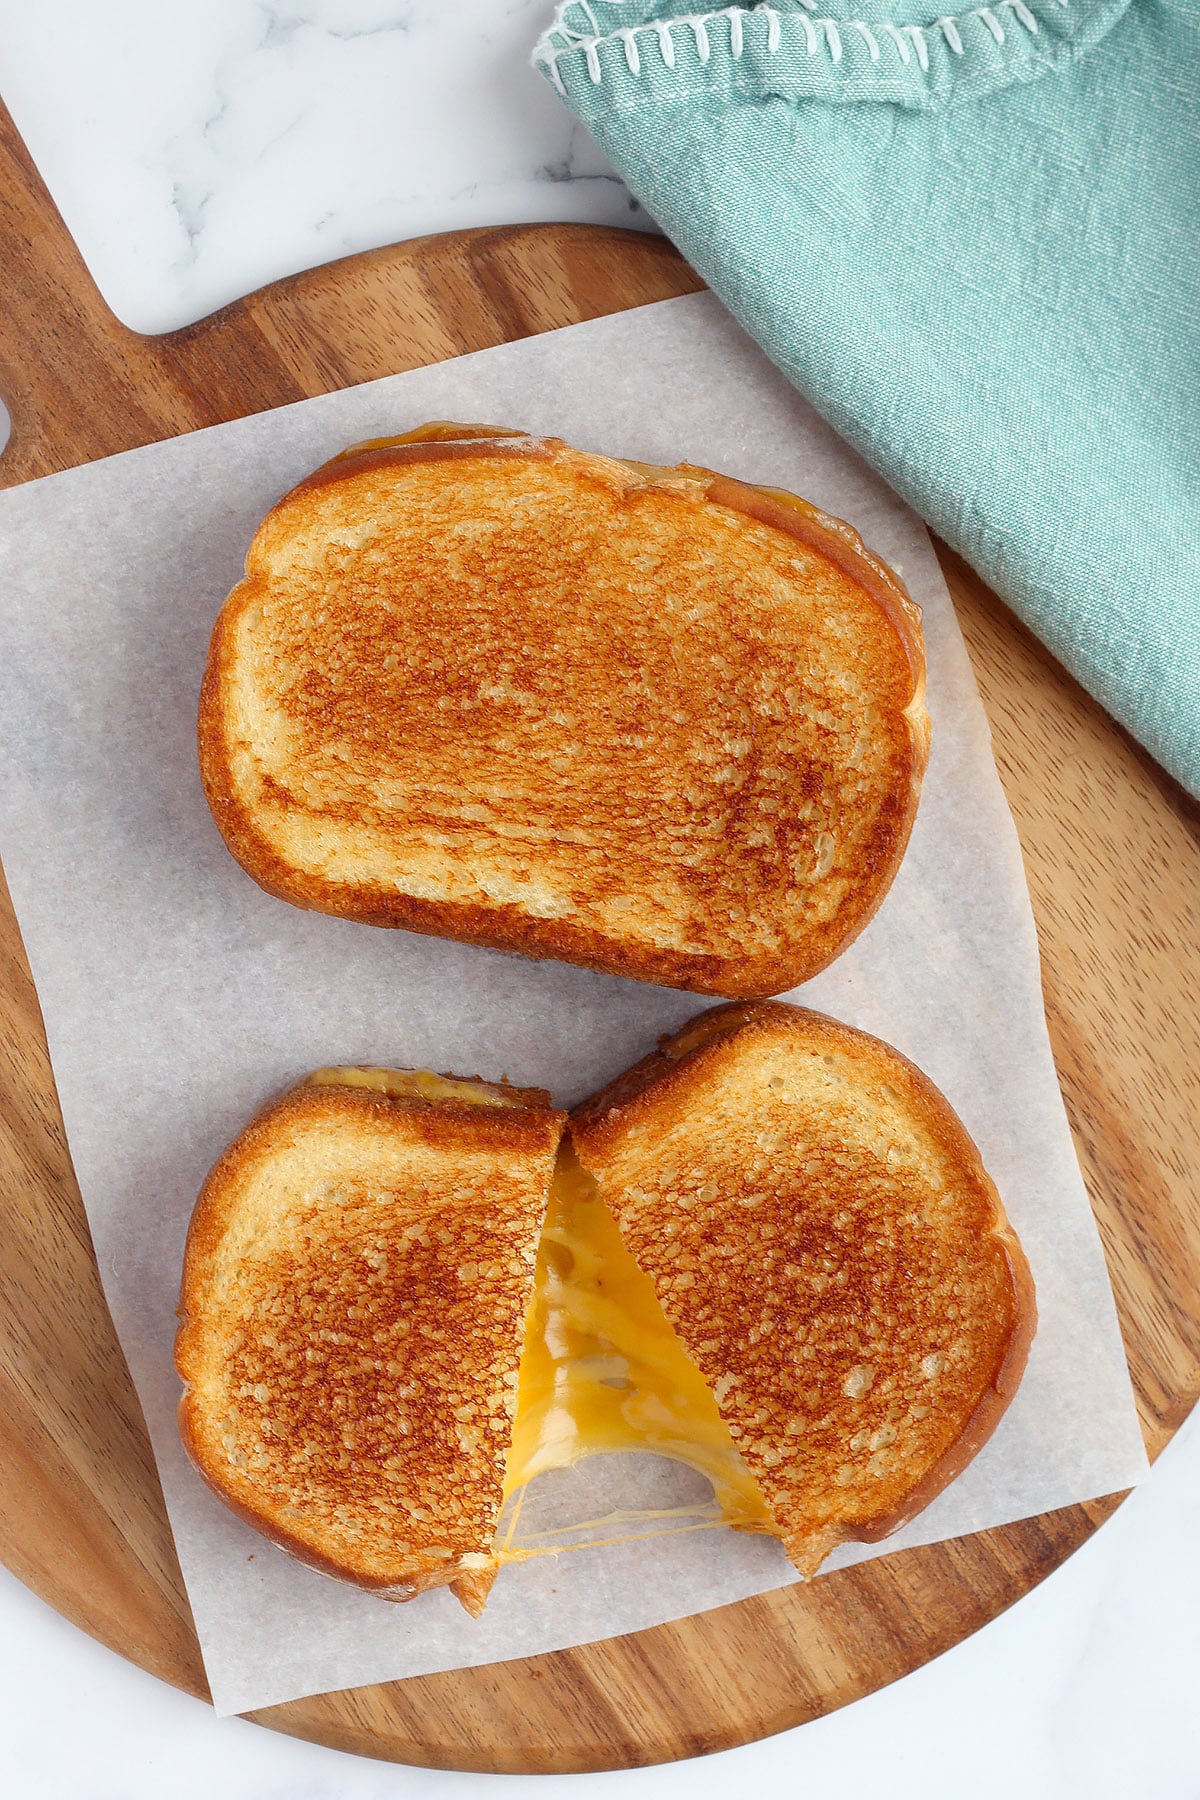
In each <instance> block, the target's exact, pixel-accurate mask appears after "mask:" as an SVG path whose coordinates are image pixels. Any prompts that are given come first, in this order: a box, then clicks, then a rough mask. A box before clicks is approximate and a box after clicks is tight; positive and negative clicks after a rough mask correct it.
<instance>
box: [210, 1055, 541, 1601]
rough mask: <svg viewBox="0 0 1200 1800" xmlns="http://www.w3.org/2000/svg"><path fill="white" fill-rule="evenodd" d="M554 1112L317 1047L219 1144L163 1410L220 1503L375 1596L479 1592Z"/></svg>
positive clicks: (489, 1554)
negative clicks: (354, 1063)
mask: <svg viewBox="0 0 1200 1800" xmlns="http://www.w3.org/2000/svg"><path fill="white" fill-rule="evenodd" d="M563 1123H564V1115H563V1114H562V1113H558V1112H555V1111H554V1110H553V1109H552V1108H551V1106H550V1104H549V1100H548V1097H547V1096H546V1095H545V1094H544V1093H541V1092H540V1091H538V1090H523V1089H515V1088H510V1087H505V1086H492V1085H489V1084H487V1083H482V1082H464V1081H457V1080H453V1079H446V1078H441V1077H436V1076H429V1075H425V1074H415V1073H406V1072H392V1071H371V1070H328V1071H324V1072H322V1073H321V1074H318V1075H317V1076H314V1077H313V1078H312V1079H311V1080H310V1081H308V1082H306V1083H304V1084H303V1085H301V1086H300V1087H297V1088H294V1089H293V1090H292V1091H291V1092H290V1093H287V1094H285V1095H284V1096H283V1097H282V1099H279V1100H277V1101H275V1102H274V1103H273V1104H272V1105H270V1106H268V1107H267V1108H266V1110H265V1111H263V1112H262V1113H260V1114H259V1116H258V1117H257V1118H256V1119H255V1120H254V1121H253V1123H252V1124H251V1125H250V1126H249V1127H248V1129H247V1130H246V1131H245V1132H243V1133H242V1135H241V1136H240V1137H239V1138H238V1139H237V1140H236V1142H235V1143H234V1144H232V1145H231V1146H230V1148H229V1149H228V1150H227V1151H226V1152H225V1154H224V1156H222V1157H221V1159H220V1161H219V1162H218V1163H217V1164H216V1166H215V1168H214V1169H213V1171H212V1173H211V1174H210V1175H209V1177H208V1179H207V1181H206V1182H205V1184H204V1187H203V1190H202V1192H201V1195H200V1198H199V1201H198V1203H197V1206H196V1210H195V1213H194V1215H193V1218H192V1224H191V1228H190V1231H189V1233H188V1241H187V1250H186V1256H185V1263H184V1271H183V1283H182V1289H181V1296H180V1318H181V1323H180V1328H179V1334H178V1338H177V1341H176V1352H175V1358H176V1366H177V1368H178V1370H179V1373H180V1375H181V1376H182V1378H183V1380H184V1383H185V1392H184V1396H183V1399H182V1401H181V1403H180V1412H179V1422H180V1431H181V1434H182V1437H183V1442H184V1445H185V1447H186V1449H187V1451H188V1453H189V1455H190V1456H191V1458H192V1460H193V1462H194V1463H195V1465H196V1467H197V1469H198V1470H199V1471H200V1473H201V1475H203V1476H204V1478H205V1479H206V1480H207V1481H208V1482H209V1484H210V1485H211V1486H212V1487H213V1488H214V1489H215V1490H216V1492H217V1493H218V1494H219V1495H220V1496H221V1498H222V1499H223V1500H225V1501H226V1502H227V1504H228V1505H230V1506H231V1507H232V1508H233V1509H234V1511H236V1512H237V1513H239V1514H240V1515H241V1516H242V1518H244V1519H245V1520H247V1521H248V1523H250V1524H251V1525H253V1526H255V1527H257V1529H258V1530H259V1531H261V1532H263V1533H264V1534H265V1535H266V1536H267V1537H269V1538H271V1539H273V1541H274V1542H275V1543H277V1544H279V1545H280V1546H281V1547H282V1548H283V1549H285V1550H288V1551H290V1552H291V1553H292V1554H293V1555H295V1556H297V1557H299V1558H300V1559H301V1560H302V1561H304V1562H307V1563H310V1564H312V1566H313V1567H315V1568H318V1569H321V1570H323V1571H324V1572H326V1573H328V1574H332V1575H337V1576H340V1577H342V1578H343V1579H345V1580H349V1581H352V1582H355V1583H357V1584H358V1585H360V1586H362V1587H364V1588H371V1589H374V1590H375V1591H376V1592H378V1593H381V1594H383V1595H385V1596H387V1597H389V1598H391V1599H408V1598H411V1597H412V1596H413V1595H414V1594H417V1593H420V1592H423V1591H424V1590H426V1589H428V1588H434V1587H441V1586H447V1585H448V1586H449V1587H450V1588H452V1590H453V1591H454V1593H455V1594H456V1595H457V1596H458V1598H459V1599H460V1600H461V1601H462V1603H463V1605H464V1606H465V1607H466V1608H467V1610H468V1611H469V1612H471V1613H473V1614H476V1615H477V1614H478V1613H479V1612H481V1611H482V1609H483V1606H484V1603H485V1601H486V1599H487V1594H488V1590H489V1589H490V1587H491V1584H492V1581H493V1579H494V1577H495V1573H496V1566H497V1565H496V1562H495V1559H494V1556H493V1539H494V1536H495V1530H496V1521H497V1518H498V1516H499V1513H500V1507H501V1503H502V1498H503V1489H504V1472H505V1463H506V1460H507V1457H508V1449H509V1442H510V1439H511V1436H512V1426H513V1415H514V1413H515V1410H516V1401H517V1371H518V1365H519V1362H520V1357H521V1350H522V1345H523V1341H524V1332H525V1317H526V1313H527V1312H528V1310H529V1304H530V1297H531V1293H532V1289H533V1280H534V1269H535V1264H536V1259H537V1248H538V1241H539V1238H540V1235H541V1230H542V1222H543V1218H544V1215H545V1211H546V1201H547V1195H548V1192H549V1188H550V1181H551V1175H552V1172H553V1168H554V1160H555V1154H556V1152H557V1149H558V1144H559V1139H560V1137H561V1135H562V1129H563Z"/></svg>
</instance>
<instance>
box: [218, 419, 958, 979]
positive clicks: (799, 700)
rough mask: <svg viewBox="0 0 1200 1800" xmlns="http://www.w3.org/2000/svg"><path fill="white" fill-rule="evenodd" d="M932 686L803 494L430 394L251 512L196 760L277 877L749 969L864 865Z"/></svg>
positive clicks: (629, 952)
mask: <svg viewBox="0 0 1200 1800" xmlns="http://www.w3.org/2000/svg"><path fill="white" fill-rule="evenodd" d="M924 683H925V658H924V648H923V641H922V636H921V624H920V611H919V609H918V607H917V606H916V605H915V604H914V603H913V601H912V600H911V599H910V597H909V595H908V594H907V592H906V591H905V589H904V587H903V585H902V583H901V582H900V581H899V579H898V577H896V576H895V575H894V574H893V573H892V572H891V571H890V570H889V569H888V568H886V567H885V565H884V564H883V563H882V562H880V561H879V559H878V558H877V557H875V556H873V555H872V554H871V553H870V552H869V551H868V550H867V549H866V548H865V546H864V545H863V543H862V541H861V540H860V538H859V537H858V535H857V534H856V533H855V532H854V531H853V530H852V529H851V527H850V526H848V525H845V524H843V523H842V522H841V521H840V520H837V519H834V518H831V517H829V516H828V515H827V514H825V513H822V512H820V511H819V510H818V509H817V508H816V507H813V506H811V505H809V504H808V503H807V502H805V501H803V500H800V499H797V498H796V497H795V496H793V495H789V494H786V493H783V492H781V491H778V490H774V489H767V488H760V487H753V486H748V485H746V484H745V483H743V482H739V481H734V480H731V479H729V478H727V477H725V476H721V475H716V474H714V473H712V471H710V470H707V469H701V468H694V467H691V466H688V465H684V466H681V467H679V468H673V469H668V468H658V467H651V466H648V465H645V464H641V463H631V462H625V461H619V460H616V459H614V458H611V457H605V456H597V455H591V454H587V453H584V452H582V451H578V450H573V449H571V448H570V447H569V446H568V445H566V444H564V443H562V442H561V441H560V440H558V439H556V438H533V437H527V436H523V435H521V434H519V433H512V432H507V431H503V430H500V429H499V428H493V427H488V426H460V425H430V426H425V427H422V428H421V429H419V430H418V431H415V432H411V433H409V434H408V435H407V436H406V437H400V438H395V439H388V440H379V441H377V442H373V443H371V444H367V445H361V446H357V447H356V448H355V449H353V450H351V451H348V452H346V453H344V454H343V455H342V456H340V457H337V458H335V459H334V461H333V462H331V463H328V464H326V465H325V466H324V467H323V468H321V469H318V470H317V472H316V473H315V474H314V475H312V476H310V477H309V478H308V479H307V480H306V481H303V482H301V484H300V485H299V486H298V487H297V488H295V489H294V490H293V491H292V492H291V493H290V494H288V495H287V496H286V497H285V498H284V499H282V500H281V501H280V502H279V504H278V505H277V506H276V507H275V508H274V509H273V510H272V511H271V512H270V513H269V514H268V515H267V517H266V519H265V520H264V521H263V523H262V525H261V526H260V528H259V530H258V532H257V533H256V535H255V537H254V541H253V543H252V544H251V546H250V550H249V554H248V556H247V560H246V574H245V579H244V580H243V581H241V582H240V583H239V584H238V586H237V587H236V588H235V589H234V590H233V592H232V594H231V595H230V596H229V598H228V600H227V601H226V603H225V606H224V607H223V609H222V611H221V614H220V617H219V619H218V621H217V625H216V628H215V631H214V634H213V638H212V644H211V648H210V652H209V658H208V666H207V670H206V673H205V676H204V683H203V690H202V694H201V701H200V716H199V750H200V766H201V773H202V776H203V781H204V788H205V792H206V794H207V797H208V801H209V805H210V807H211V809H212V812H213V816H214V818H215V819H216V822H217V824H218V826H219V828H220V830H221V832H222V834H223V836H224V838H225V841H226V843H227V845H228V847H229V849H230V850H231V852H232V853H233V855H234V856H235V857H236V858H237V860H238V862H239V863H240V864H241V865H242V867H243V868H244V869H245V870H246V871H247V872H248V873H249V874H250V875H251V876H252V877H253V878H254V880H255V881H257V882H258V883H259V884H260V885H261V886H262V887H264V888H266V889H267V890H268V891H269V892H271V893H273V894H276V895H278V896H280V897H282V898H283V899H285V900H288V901H291V902H292V903H293V904H294V905H297V906H302V907H309V908H314V909H316V910H318V911H322V912H328V913H334V914H337V915H339V916H341V917H345V918H350V919H357V920H361V921H363V922H365V923H367V924H372V925H382V926H400V927H403V928H405V929H407V930H410V931H421V932H430V933H433V934H435V935H439V936H444V937H451V938H458V939H461V940H463V941H465V942H468V943H476V944H485V945H491V946H494V947H498V948H500V949H505V950H514V951H519V952H521V953H523V954H524V955H526V956H535V957H556V958H559V959H561V960H565V961H567V962H574V963H582V964H585V965H587V966H589V967H592V968H597V969H603V970H607V971H610V972H612V973H614V974H619V975H628V976H634V977H636V978H637V979H639V980H643V981H651V982H657V983H660V984H663V985H667V986H672V987H680V988H687V989H691V990H694V991H696V992H699V993H706V994H723V995H738V996H759V995H766V994H773V993H779V992H782V991H783V990H785V989H787V988H790V987H793V986H795V985H796V984H797V983H798V982H801V981H804V980H806V979H807V978H808V977H809V976H811V975H813V974H815V973H816V972H817V971H818V970H819V969H821V968H823V967H824V966H825V965H826V964H827V963H829V962H830V961H831V960H832V959H833V957H835V956H836V955H837V954H838V952H839V951H840V950H841V949H842V948H843V947H844V946H845V945H846V944H847V943H849V941H850V940H851V939H852V938H853V937H854V936H855V935H856V934H857V933H858V932H859V931H861V930H862V928H863V926H864V925H865V924H866V923H867V921H868V920H869V919H870V918H871V916H872V914H873V913H874V912H875V910H876V908H877V907H878V906H879V904H880V902H881V900H882V898H883V896H884V894H885V893H886V891H887V888H888V886H889V884H890V882H891V880H892V878H893V875H894V874H895V871H896V869H897V867H898V865H899V862H900V859H901V857H902V855H903V852H904V848H905V845H906V843H907V840H908V836H909V832H910V829H911V826H912V822H913V817H914V814H915V810H916V806H917V798H918V794H919V791H920V785H921V778H922V774H923V771H924V768H925V763H926V758H927V752H928V735H929V722H928V717H927V715H926V712H925V707H924Z"/></svg>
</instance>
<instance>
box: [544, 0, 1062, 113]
mask: <svg viewBox="0 0 1200 1800" xmlns="http://www.w3.org/2000/svg"><path fill="white" fill-rule="evenodd" d="M800 3H801V5H802V6H804V7H808V8H812V7H814V6H815V5H816V0H800ZM1057 4H1058V5H1059V6H1061V7H1064V8H1067V7H1069V6H1070V4H1071V0H1057ZM1005 6H1007V7H1008V8H1009V10H1010V12H1011V13H1012V16H1013V17H1014V18H1015V19H1016V20H1017V21H1018V22H1019V23H1020V24H1021V25H1023V26H1024V28H1025V30H1026V31H1028V32H1029V33H1030V34H1031V36H1036V34H1037V31H1038V22H1037V20H1036V18H1035V17H1034V15H1033V13H1032V12H1031V11H1030V9H1029V7H1028V6H1027V4H1026V0H996V4H995V6H994V7H992V6H978V7H975V8H973V9H972V10H971V11H970V12H965V13H959V14H958V15H957V16H956V17H946V18H942V19H937V20H935V21H934V24H933V27H924V26H921V25H904V26H896V25H894V24H892V23H891V22H890V21H888V22H885V23H884V24H883V25H882V26H881V27H880V26H877V27H876V29H877V30H882V31H884V32H886V34H887V36H888V37H889V38H890V40H891V42H892V43H893V44H894V46H895V49H896V54H897V55H898V56H899V58H900V61H901V62H902V63H903V64H904V66H905V67H906V68H907V67H909V66H910V65H911V63H912V53H913V51H914V50H915V51H916V54H917V65H918V67H919V68H920V69H921V70H922V72H927V71H928V69H929V46H928V41H927V39H926V36H925V32H926V30H927V29H936V30H938V31H940V32H941V34H942V36H943V38H944V39H945V40H946V44H947V46H948V48H949V49H950V51H951V53H952V54H953V55H954V56H962V55H963V54H964V53H965V49H966V46H965V45H964V43H963V38H962V33H961V31H960V30H959V27H960V25H965V24H966V22H967V20H968V19H978V20H979V22H980V24H981V25H982V26H983V27H984V29H985V30H986V31H987V32H988V33H989V35H990V36H991V38H992V39H993V41H994V42H995V43H996V44H1003V43H1004V42H1005V41H1006V37H1005V31H1004V27H1003V25H1001V23H1000V20H999V19H998V18H997V16H996V15H997V13H998V12H999V11H1000V9H1001V8H1002V7H1005ZM574 7H578V8H579V10H580V11H581V12H582V13H584V15H585V16H586V17H587V18H588V19H590V20H591V21H592V23H593V25H595V24H596V18H595V14H594V12H593V11H592V8H591V5H590V4H589V0H565V4H563V5H560V6H559V9H558V12H557V13H556V15H555V19H554V22H553V24H552V25H551V26H550V29H549V30H548V31H547V33H546V35H545V37H544V38H543V39H542V41H541V42H540V43H539V44H538V46H537V48H536V49H535V51H534V54H533V62H534V64H535V66H541V67H543V68H545V69H546V71H547V72H548V74H549V76H550V79H551V81H552V82H553V83H554V85H555V87H556V88H557V89H558V91H559V93H560V94H562V95H564V96H565V94H566V88H565V87H564V85H563V79H562V75H561V73H560V71H559V67H558V63H559V58H560V57H562V56H565V55H566V54H567V53H568V52H569V51H573V50H582V51H583V53H584V58H585V61H586V65H587V72H588V75H589V77H590V79H591V81H592V84H593V86H599V84H600V82H601V81H602V80H603V79H604V69H603V65H602V63H601V60H600V45H601V44H604V43H612V42H619V43H620V44H621V46H622V49H623V50H624V53H625V64H626V67H627V68H628V70H629V73H630V74H631V75H640V74H641V72H642V67H643V64H642V57H641V52H640V50H639V48H638V43H637V37H638V33H639V32H640V31H653V32H654V33H655V34H656V36H657V38H658V48H659V53H660V55H661V56H662V59H663V62H664V64H665V65H666V67H667V68H668V69H673V68H674V67H675V64H676V51H675V39H674V37H673V36H672V30H673V28H674V27H675V26H678V25H683V26H686V27H688V29H689V30H690V31H691V34H692V38H693V41H694V43H695V46H696V55H697V57H698V58H699V60H700V62H701V63H707V62H708V61H709V59H710V57H711V54H712V45H711V41H710V39H709V35H708V30H709V26H710V25H712V24H714V23H715V21H716V20H717V19H727V20H728V22H729V50H730V54H731V55H732V56H733V57H734V58H735V59H738V58H740V57H741V55H742V52H743V50H744V49H745V27H744V22H745V21H746V20H747V19H751V20H754V19H765V20H766V22H767V42H766V48H767V53H768V54H769V55H771V56H774V55H775V54H776V53H777V52H778V51H779V49H780V48H781V46H782V41H783V39H782V29H781V25H780V15H779V13H778V12H777V11H776V9H775V8H774V7H773V6H761V5H760V6H754V7H744V6H726V7H724V8H722V9H721V11H719V12H711V13H685V14H681V15H679V16H677V17H675V18H673V19H655V20H653V21H652V22H651V23H649V24H646V25H622V26H620V27H618V28H617V29H616V30H615V31H613V32H612V33H610V35H609V36H608V37H604V36H601V35H600V34H599V32H598V31H597V33H596V34H595V35H594V36H592V37H590V38H585V37H583V36H582V34H581V33H580V32H579V31H578V29H577V27H575V26H574V25H571V24H569V23H568V22H567V18H566V15H567V13H568V12H569V11H570V10H571V9H572V8H574ZM788 17H789V19H798V20H799V21H800V23H801V25H802V26H803V27H804V42H805V49H806V50H807V52H808V54H809V56H814V55H816V53H817V50H818V48H819V47H820V44H821V40H820V38H819V37H818V35H817V31H818V29H819V30H820V32H821V33H822V34H823V36H824V47H825V49H826V50H827V51H828V54H829V59H830V61H831V62H833V63H840V62H841V61H842V52H843V44H842V35H841V34H842V32H843V31H856V32H857V33H858V34H859V36H860V37H861V39H862V41H863V43H864V45H865V46H866V49H867V52H868V54H869V55H870V58H871V61H872V62H873V63H877V62H878V61H879V49H880V46H879V41H878V39H877V38H876V36H875V33H874V32H873V31H872V29H871V27H870V26H869V25H868V24H867V23H866V21H865V20H863V19H841V20H838V19H828V18H816V19H812V18H810V17H809V14H808V12H795V13H789V15H788ZM556 34H557V35H558V37H559V38H560V39H561V40H562V41H561V42H560V43H559V44H558V45H557V47H554V46H552V44H551V39H552V38H553V37H554V36H555V35H556Z"/></svg>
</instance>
